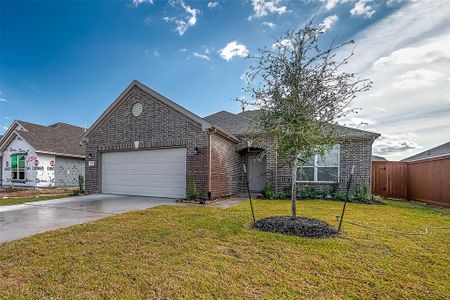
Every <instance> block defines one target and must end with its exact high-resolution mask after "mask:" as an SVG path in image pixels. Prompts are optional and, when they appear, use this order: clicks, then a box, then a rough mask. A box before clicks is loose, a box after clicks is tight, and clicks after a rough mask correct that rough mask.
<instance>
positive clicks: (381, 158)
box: [372, 155, 388, 161]
mask: <svg viewBox="0 0 450 300" xmlns="http://www.w3.org/2000/svg"><path fill="white" fill-rule="evenodd" d="M372 161H388V160H387V159H386V158H384V157H383V156H378V155H372Z"/></svg>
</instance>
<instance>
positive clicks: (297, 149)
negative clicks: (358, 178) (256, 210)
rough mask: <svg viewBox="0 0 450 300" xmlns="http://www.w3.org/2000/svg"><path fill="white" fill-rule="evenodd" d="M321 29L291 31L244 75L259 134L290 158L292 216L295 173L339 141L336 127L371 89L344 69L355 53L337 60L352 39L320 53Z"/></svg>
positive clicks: (308, 27) (310, 25) (310, 27)
mask: <svg viewBox="0 0 450 300" xmlns="http://www.w3.org/2000/svg"><path fill="white" fill-rule="evenodd" d="M323 32H324V30H323V28H320V27H316V26H314V25H313V23H312V22H309V23H308V24H307V25H306V26H305V27H303V28H301V29H299V30H297V31H289V32H287V33H286V34H285V35H284V36H283V37H282V38H280V39H279V40H278V41H277V42H276V43H275V44H274V45H273V46H272V47H271V48H264V49H260V50H259V55H258V56H256V57H250V58H254V59H256V61H257V63H256V65H254V66H253V67H251V68H250V69H249V71H248V72H247V74H246V78H247V87H246V88H245V91H247V92H248V93H250V95H251V99H252V100H251V101H245V104H250V105H252V106H255V107H257V108H259V109H261V112H262V113H261V114H260V116H259V117H258V118H257V119H256V120H255V123H254V128H255V132H265V133H268V134H269V135H271V136H272V137H273V138H274V139H273V141H274V142H273V145H272V146H273V147H274V148H275V149H276V151H277V153H278V155H280V156H282V157H285V158H289V159H292V165H293V170H292V199H291V203H292V205H291V206H292V207H291V208H292V209H291V210H292V216H293V217H294V218H295V217H296V216H297V209H296V194H297V189H296V182H297V169H298V167H299V166H301V164H302V162H303V161H304V160H305V159H307V158H308V157H310V156H311V155H313V154H316V153H318V154H323V153H324V151H326V149H327V148H329V147H331V146H332V145H333V143H334V141H335V133H334V124H336V121H337V119H339V118H341V117H343V116H345V115H346V114H348V113H350V112H352V111H353V110H352V109H350V108H349V104H350V103H351V101H352V100H353V99H354V98H355V97H356V95H357V94H358V93H360V92H364V91H367V90H368V89H369V88H370V87H371V84H372V83H371V82H370V81H369V80H368V79H359V78H357V76H356V74H355V73H347V72H345V71H343V70H342V69H343V66H345V65H346V64H347V63H348V61H349V59H350V58H351V57H352V56H353V51H351V53H350V54H349V55H347V56H344V57H343V58H340V59H339V58H338V50H340V49H341V48H343V47H344V46H346V45H349V44H353V43H354V42H353V41H349V42H344V43H337V42H336V39H333V40H332V41H331V43H330V44H329V46H328V47H326V48H325V49H321V46H320V45H321V44H322V43H320V38H321V36H322V34H323Z"/></svg>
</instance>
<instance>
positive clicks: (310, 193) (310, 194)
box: [297, 185, 317, 199]
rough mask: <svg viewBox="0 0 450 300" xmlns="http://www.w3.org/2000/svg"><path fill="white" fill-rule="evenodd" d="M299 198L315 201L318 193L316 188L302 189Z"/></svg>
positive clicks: (305, 187) (306, 187) (307, 187)
mask: <svg viewBox="0 0 450 300" xmlns="http://www.w3.org/2000/svg"><path fill="white" fill-rule="evenodd" d="M297 196H298V197H299V198H302V199H315V198H316V197H317V191H316V187H315V186H308V185H307V186H304V187H302V188H301V189H300V190H299V192H298V194H297Z"/></svg>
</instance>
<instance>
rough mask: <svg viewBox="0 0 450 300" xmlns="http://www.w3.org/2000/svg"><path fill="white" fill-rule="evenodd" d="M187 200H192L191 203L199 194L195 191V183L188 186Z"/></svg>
mask: <svg viewBox="0 0 450 300" xmlns="http://www.w3.org/2000/svg"><path fill="white" fill-rule="evenodd" d="M187 198H188V199H189V200H192V201H195V200H198V198H199V193H198V191H197V185H196V184H195V182H191V183H190V184H189V189H188V192H187Z"/></svg>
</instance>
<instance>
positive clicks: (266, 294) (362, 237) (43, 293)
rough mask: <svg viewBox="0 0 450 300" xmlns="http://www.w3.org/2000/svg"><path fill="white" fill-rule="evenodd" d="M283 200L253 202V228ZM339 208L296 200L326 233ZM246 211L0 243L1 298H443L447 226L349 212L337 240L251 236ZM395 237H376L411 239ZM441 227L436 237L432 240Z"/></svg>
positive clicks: (130, 217)
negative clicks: (323, 225) (256, 220)
mask: <svg viewBox="0 0 450 300" xmlns="http://www.w3.org/2000/svg"><path fill="white" fill-rule="evenodd" d="M289 207H290V206H289V202H288V201H280V200H275V201H267V200H259V201H255V208H256V214H257V217H258V218H261V217H265V216H270V215H286V214H287V213H288V212H289ZM341 208H342V203H340V202H333V201H319V200H317V201H315V200H314V201H312V200H311V201H301V202H299V210H300V214H301V215H303V216H309V217H317V218H320V219H322V220H324V221H326V222H329V223H331V224H334V225H335V224H336V219H335V216H336V215H338V214H339V213H340V210H341ZM250 218H251V215H250V211H249V207H248V202H244V203H242V204H240V205H238V206H236V207H233V208H230V209H214V208H206V207H173V206H172V207H169V206H163V207H157V208H153V209H148V210H144V211H138V212H131V213H126V214H122V215H118V216H113V217H109V218H106V219H102V220H99V221H96V222H92V223H89V224H84V225H77V226H72V227H69V228H65V229H60V230H56V231H52V232H48V233H43V234H39V235H35V236H33V237H30V238H26V239H23V240H19V241H13V242H9V243H4V244H0V293H1V294H2V296H3V298H23V299H42V298H64V299H70V298H83V299H85V298H120V299H153V298H158V299H159V298H163V299H166V298H168V299H173V298H183V299H186V298H190V299H198V298H200V299H202V298H203V299H212V298H216V299H217V298H221V299H249V298H258V299H281V298H292V299H298V298H322V299H340V298H359V299H361V298H363V299H369V298H377V299H388V298H391V299H400V298H402V299H418V298H424V299H425V298H426V299H433V298H434V299H445V298H447V299H448V298H449V296H450V285H449V284H448V283H449V282H450V266H449V260H450V258H449V255H450V246H449V232H450V231H449V230H448V229H447V230H446V229H442V228H448V227H450V217H449V215H448V214H447V213H446V212H444V211H439V210H436V209H430V208H426V207H424V206H421V205H415V204H408V203H399V202H391V201H389V202H388V205H361V204H349V205H348V206H347V213H346V219H347V220H348V221H353V222H357V223H361V224H364V225H367V226H370V227H373V228H377V230H369V229H366V228H363V227H358V226H354V225H350V224H345V223H344V227H343V230H344V235H343V236H342V237H340V238H334V239H322V240H311V239H306V238H299V237H295V236H284V235H280V234H274V233H266V232H259V231H255V230H252V229H251V219H250ZM427 227H428V228H429V233H428V234H426V235H401V234H397V233H393V232H388V231H384V229H394V230H399V231H405V232H419V231H421V230H423V229H424V228H427ZM439 228H440V229H439Z"/></svg>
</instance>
